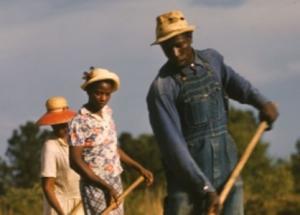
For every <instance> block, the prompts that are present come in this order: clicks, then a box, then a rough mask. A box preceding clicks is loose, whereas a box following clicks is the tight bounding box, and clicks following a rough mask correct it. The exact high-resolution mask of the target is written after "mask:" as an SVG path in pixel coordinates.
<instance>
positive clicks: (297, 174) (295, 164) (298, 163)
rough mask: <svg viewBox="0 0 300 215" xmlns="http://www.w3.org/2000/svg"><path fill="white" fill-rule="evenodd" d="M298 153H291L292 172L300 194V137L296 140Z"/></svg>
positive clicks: (296, 188)
mask: <svg viewBox="0 0 300 215" xmlns="http://www.w3.org/2000/svg"><path fill="white" fill-rule="evenodd" d="M295 146H296V153H294V154H292V155H291V163H292V173H293V177H294V181H295V191H296V192H297V193H298V194H300V183H299V181H300V139H298V140H297V142H296V145H295Z"/></svg>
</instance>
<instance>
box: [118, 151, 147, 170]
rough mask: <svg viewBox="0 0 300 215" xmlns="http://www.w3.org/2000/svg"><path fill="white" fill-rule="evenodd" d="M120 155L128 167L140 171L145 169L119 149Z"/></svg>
mask: <svg viewBox="0 0 300 215" xmlns="http://www.w3.org/2000/svg"><path fill="white" fill-rule="evenodd" d="M118 153H119V156H120V160H121V161H122V162H124V163H125V164H126V165H128V166H130V167H132V168H134V169H136V170H137V171H139V170H140V169H142V168H143V166H142V165H141V164H139V163H138V162H137V161H135V160H133V159H132V158H131V157H129V156H128V155H127V154H126V153H125V152H124V151H123V150H122V149H121V148H119V147H118Z"/></svg>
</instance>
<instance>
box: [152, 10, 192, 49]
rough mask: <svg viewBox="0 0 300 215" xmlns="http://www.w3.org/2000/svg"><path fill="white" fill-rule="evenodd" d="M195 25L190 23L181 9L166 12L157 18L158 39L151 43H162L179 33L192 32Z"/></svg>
mask: <svg viewBox="0 0 300 215" xmlns="http://www.w3.org/2000/svg"><path fill="white" fill-rule="evenodd" d="M195 29H196V27H195V26H193V25H189V24H188V22H187V21H186V19H185V17H184V15H183V13H182V12H181V11H179V10H174V11H170V12H168V13H164V14H162V15H160V16H158V17H157V18H156V40H155V41H154V42H153V43H152V44H151V45H156V44H160V43H162V42H164V41H166V40H168V39H170V38H172V37H174V36H176V35H178V34H182V33H185V32H192V31H194V30H195Z"/></svg>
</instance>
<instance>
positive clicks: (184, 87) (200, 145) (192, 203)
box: [165, 56, 243, 215]
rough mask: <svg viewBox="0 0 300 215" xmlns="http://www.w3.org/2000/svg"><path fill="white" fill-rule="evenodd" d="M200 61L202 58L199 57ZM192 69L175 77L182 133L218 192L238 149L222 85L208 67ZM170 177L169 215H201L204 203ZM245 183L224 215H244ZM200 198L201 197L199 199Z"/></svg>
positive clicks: (229, 199) (240, 184)
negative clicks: (228, 129) (177, 86)
mask: <svg viewBox="0 0 300 215" xmlns="http://www.w3.org/2000/svg"><path fill="white" fill-rule="evenodd" d="M199 57H200V56H199ZM201 59H202V60H203V62H204V63H203V65H202V66H201V65H192V66H191V67H190V68H185V69H183V70H182V71H181V73H177V74H176V75H174V78H175V80H176V81H177V82H178V83H179V84H180V86H181V90H180V93H179V97H178V100H177V109H178V112H179V114H180V118H181V124H182V130H183V134H184V137H185V140H186V142H187V144H188V148H189V151H190V153H191V156H192V157H193V158H194V160H195V161H196V163H197V164H198V166H199V168H200V169H201V170H202V171H203V173H204V174H205V175H206V176H207V178H208V179H209V180H210V182H211V183H212V185H213V186H214V187H215V188H216V190H217V191H218V192H220V190H221V189H222V186H223V185H224V183H225V182H226V179H227V178H228V176H229V174H230V172H231V170H232V169H233V168H234V166H235V164H236V162H237V155H236V147H235V144H234V142H233V140H232V138H231V136H230V134H229V133H228V131H227V111H226V109H227V108H226V104H225V103H226V101H225V99H224V91H223V89H222V85H221V81H220V80H218V78H217V77H216V75H215V74H214V71H213V69H212V68H211V67H210V65H209V63H208V62H207V61H206V60H204V59H203V58H201ZM166 174H167V180H168V194H169V195H168V197H167V198H166V201H165V204H166V205H165V214H166V215H192V214H193V215H194V214H197V215H200V214H202V213H201V212H200V211H203V210H204V209H203V208H204V204H205V202H204V201H203V200H201V199H195V198H193V196H192V194H191V193H190V192H187V191H186V190H185V188H183V187H181V186H180V185H179V184H177V183H176V180H173V179H174V178H173V176H172V175H170V173H168V172H167V173H166ZM242 192H243V191H242V182H241V181H239V182H237V183H236V185H235V187H234V189H233V192H232V193H231V195H230V196H229V197H228V199H227V201H226V204H225V205H224V208H223V214H226V215H235V214H236V215H240V214H243V202H242V201H243V199H242V195H243V193H242ZM198 198H199V197H198Z"/></svg>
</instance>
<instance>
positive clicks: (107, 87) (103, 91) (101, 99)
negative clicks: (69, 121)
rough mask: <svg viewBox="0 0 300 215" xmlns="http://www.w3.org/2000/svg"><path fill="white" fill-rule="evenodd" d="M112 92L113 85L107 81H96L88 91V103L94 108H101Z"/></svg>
mask: <svg viewBox="0 0 300 215" xmlns="http://www.w3.org/2000/svg"><path fill="white" fill-rule="evenodd" d="M112 92H113V85H112V83H111V82H108V81H99V82H96V83H95V84H94V85H93V86H92V88H91V89H90V90H89V91H88V95H89V104H90V105H91V106H92V107H93V109H94V110H96V111H99V110H101V109H102V108H103V107H104V106H105V105H106V104H107V103H108V101H109V99H110V97H111V94H112Z"/></svg>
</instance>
